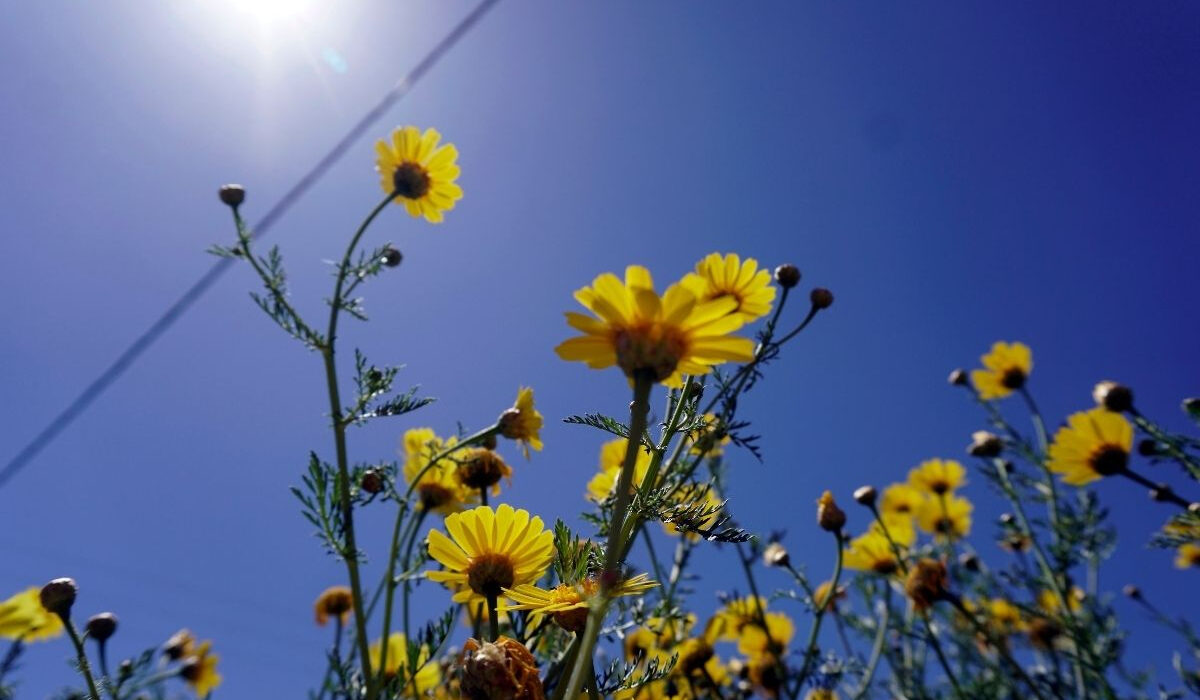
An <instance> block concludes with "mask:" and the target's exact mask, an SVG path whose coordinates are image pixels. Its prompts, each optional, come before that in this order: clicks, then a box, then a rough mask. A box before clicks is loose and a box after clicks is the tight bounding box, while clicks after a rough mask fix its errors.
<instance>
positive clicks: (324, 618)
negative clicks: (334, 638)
mask: <svg viewBox="0 0 1200 700" xmlns="http://www.w3.org/2000/svg"><path fill="white" fill-rule="evenodd" d="M353 609H354V593H353V592H352V591H351V590H350V589H349V588H348V587H346V586H330V587H329V588H326V589H325V590H324V591H322V592H321V595H319V596H317V602H316V603H313V611H314V612H315V613H316V620H317V624H318V625H320V626H322V627H324V626H325V625H326V624H327V623H328V622H329V620H330V619H335V620H340V621H341V623H342V624H343V625H344V624H346V623H347V622H349V621H350V611H351V610H353Z"/></svg>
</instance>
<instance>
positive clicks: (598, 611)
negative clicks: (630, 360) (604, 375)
mask: <svg viewBox="0 0 1200 700" xmlns="http://www.w3.org/2000/svg"><path fill="white" fill-rule="evenodd" d="M653 386H654V377H653V375H651V374H649V373H648V372H646V371H638V372H635V373H634V375H633V402H632V403H631V404H630V406H629V441H628V442H629V444H628V446H627V447H626V449H625V461H624V463H623V464H622V465H621V475H620V477H619V478H618V479H617V500H616V503H615V504H614V505H613V511H612V519H611V521H610V522H609V530H608V547H607V550H606V556H605V563H604V571H603V572H602V574H601V581H602V585H604V587H605V588H607V587H608V586H611V585H615V584H617V583H618V582H619V579H620V575H621V571H620V565H621V561H622V559H623V557H622V552H624V546H625V542H624V539H623V537H624V531H625V516H626V513H627V511H628V510H629V504H630V502H631V501H632V499H633V489H632V487H631V486H632V483H633V472H634V466H635V464H636V463H637V456H638V451H639V450H641V446H642V435H643V434H644V433H645V432H646V414H647V413H649V411H650V389H651V388H653ZM608 603H609V598H608V591H607V590H604V591H603V592H602V594H601V595H599V596H596V598H595V599H594V600H593V601H592V604H591V609H590V610H589V611H588V621H587V627H586V628H584V631H583V641H582V642H581V643H580V647H579V653H578V657H577V658H576V659H575V667H574V669H572V671H571V675H570V681H569V682H568V683H567V694H566V697H567V698H572V699H573V698H577V697H579V692H580V690H582V689H583V684H584V682H585V681H586V680H587V674H588V672H589V671H590V669H591V667H592V650H593V649H594V648H595V647H596V641H597V640H598V639H599V637H600V627H601V626H602V625H603V624H604V614H605V613H606V612H607V611H608Z"/></svg>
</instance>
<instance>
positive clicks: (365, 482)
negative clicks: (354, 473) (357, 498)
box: [358, 469, 384, 495]
mask: <svg viewBox="0 0 1200 700" xmlns="http://www.w3.org/2000/svg"><path fill="white" fill-rule="evenodd" d="M358 485H359V487H360V488H362V490H363V491H366V492H367V493H369V494H371V495H375V494H377V493H379V492H380V491H383V487H384V479H383V474H382V473H380V471H379V470H378V469H368V470H366V471H365V472H363V475H362V479H361V480H360V481H359V482H358Z"/></svg>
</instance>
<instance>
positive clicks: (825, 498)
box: [817, 491, 846, 532]
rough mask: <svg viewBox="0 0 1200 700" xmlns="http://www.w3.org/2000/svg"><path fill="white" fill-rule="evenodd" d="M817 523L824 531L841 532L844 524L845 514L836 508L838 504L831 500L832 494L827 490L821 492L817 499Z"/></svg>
mask: <svg viewBox="0 0 1200 700" xmlns="http://www.w3.org/2000/svg"><path fill="white" fill-rule="evenodd" d="M817 524H818V525H820V526H821V529H822V530H825V531H826V532H841V531H842V528H843V527H845V526H846V514H845V513H843V512H842V509H841V508H838V504H837V503H836V502H835V501H834V500H833V494H832V493H830V492H829V491H826V492H825V493H823V494H821V497H820V498H819V499H817Z"/></svg>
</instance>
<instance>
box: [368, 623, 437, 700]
mask: <svg viewBox="0 0 1200 700" xmlns="http://www.w3.org/2000/svg"><path fill="white" fill-rule="evenodd" d="M367 653H368V654H370V658H371V668H372V669H373V670H375V671H378V670H379V667H380V664H381V661H382V659H383V640H382V639H376V640H375V641H374V642H372V643H371V646H370V648H369V649H367ZM417 667H418V668H417V677H416V684H417V694H418V695H424V694H425V691H427V690H429V689H430V688H433V687H434V686H436V685H437V684H439V683H441V682H442V672H441V669H440V668H439V667H438V665H437V663H436V662H430V660H429V647H427V646H422V647H421V653H420V654H418V655H417ZM383 677H384V678H386V679H388V680H391V679H393V678H400V679H403V680H404V681H405V684H406V685H408V687H410V688H411V687H412V686H411V685H409V684H410V683H412V680H410V678H409V675H408V639H407V638H405V636H404V634H402V633H400V632H393V633H391V634H390V635H388V639H387V665H386V666H384V668H383Z"/></svg>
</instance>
